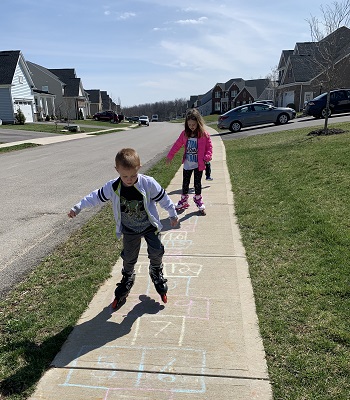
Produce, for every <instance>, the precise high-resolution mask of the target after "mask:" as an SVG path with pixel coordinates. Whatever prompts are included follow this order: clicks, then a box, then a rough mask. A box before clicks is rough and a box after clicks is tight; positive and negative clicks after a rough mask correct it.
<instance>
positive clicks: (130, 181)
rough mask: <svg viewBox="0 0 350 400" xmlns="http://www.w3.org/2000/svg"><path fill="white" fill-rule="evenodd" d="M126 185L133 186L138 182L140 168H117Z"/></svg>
mask: <svg viewBox="0 0 350 400" xmlns="http://www.w3.org/2000/svg"><path fill="white" fill-rule="evenodd" d="M115 169H116V170H117V171H118V173H119V176H120V179H121V180H122V182H123V184H124V185H125V186H133V185H134V184H135V183H136V182H137V173H138V171H139V168H123V167H121V166H119V167H116V168H115Z"/></svg>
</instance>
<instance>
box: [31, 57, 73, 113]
mask: <svg viewBox="0 0 350 400" xmlns="http://www.w3.org/2000/svg"><path fill="white" fill-rule="evenodd" d="M27 66H28V68H29V70H30V73H31V76H32V79H33V82H34V85H35V89H33V91H34V99H35V105H36V120H37V121H43V120H45V118H46V117H47V116H49V117H56V103H57V101H58V104H60V103H61V102H62V97H63V93H64V86H65V84H64V83H63V82H62V81H60V80H59V79H58V77H57V76H56V75H54V74H53V73H51V72H50V71H49V70H48V69H47V68H45V67H43V66H41V65H38V64H35V63H33V62H30V61H27Z"/></svg>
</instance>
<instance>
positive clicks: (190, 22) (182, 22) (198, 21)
mask: <svg viewBox="0 0 350 400" xmlns="http://www.w3.org/2000/svg"><path fill="white" fill-rule="evenodd" d="M207 19H208V18H207V17H200V18H198V19H180V20H178V21H175V24H180V25H197V24H203V23H204V22H205V21H206V20H207Z"/></svg>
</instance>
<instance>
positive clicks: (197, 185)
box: [182, 168, 203, 194]
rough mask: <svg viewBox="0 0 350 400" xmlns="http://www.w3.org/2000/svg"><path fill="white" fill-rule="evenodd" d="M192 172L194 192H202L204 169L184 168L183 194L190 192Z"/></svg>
mask: <svg viewBox="0 0 350 400" xmlns="http://www.w3.org/2000/svg"><path fill="white" fill-rule="evenodd" d="M192 172H194V193H195V194H202V175H203V171H198V168H196V169H184V170H183V175H182V176H183V179H182V194H188V192H189V189H190V182H191V176H192Z"/></svg>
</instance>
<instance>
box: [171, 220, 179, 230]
mask: <svg viewBox="0 0 350 400" xmlns="http://www.w3.org/2000/svg"><path fill="white" fill-rule="evenodd" d="M178 223H179V218H178V217H171V218H170V225H171V227H172V228H175V227H176V226H177V224H178Z"/></svg>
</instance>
